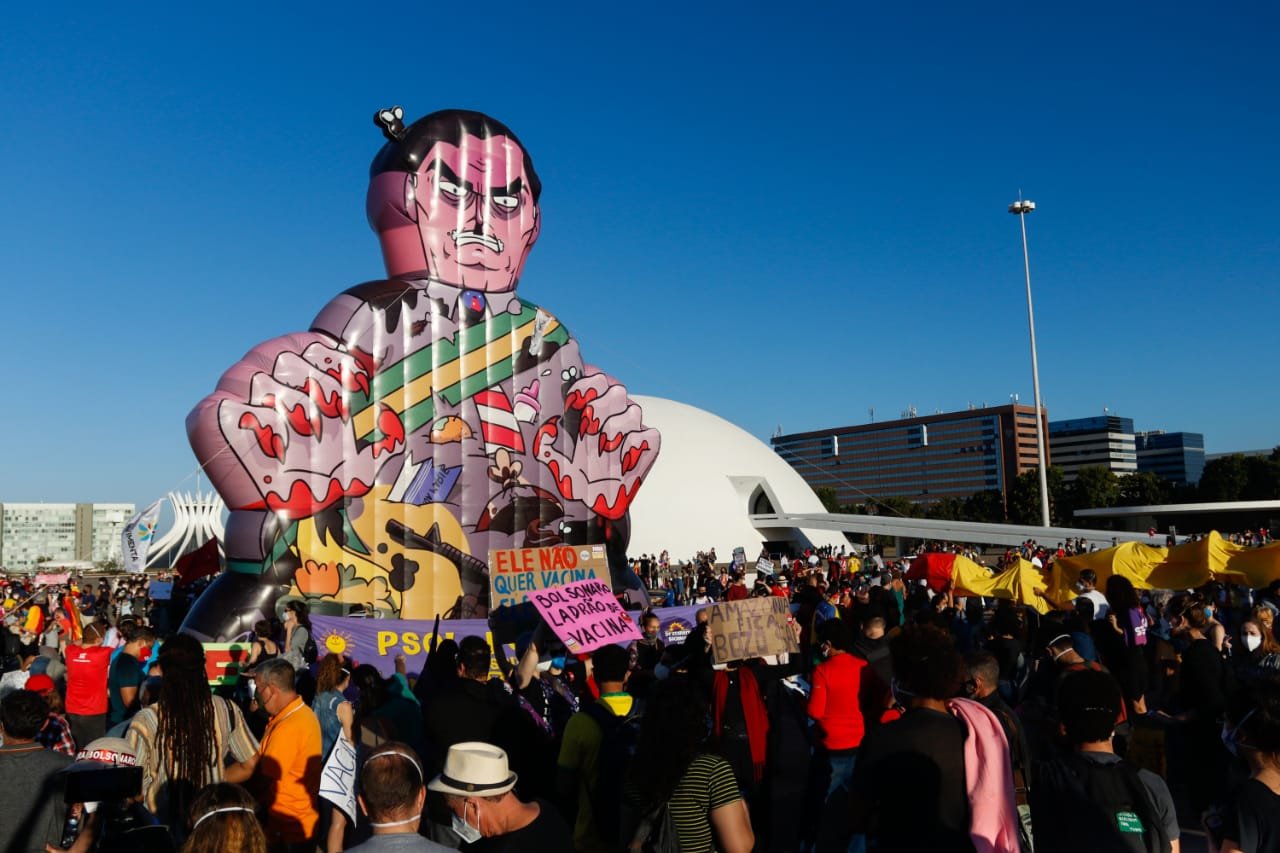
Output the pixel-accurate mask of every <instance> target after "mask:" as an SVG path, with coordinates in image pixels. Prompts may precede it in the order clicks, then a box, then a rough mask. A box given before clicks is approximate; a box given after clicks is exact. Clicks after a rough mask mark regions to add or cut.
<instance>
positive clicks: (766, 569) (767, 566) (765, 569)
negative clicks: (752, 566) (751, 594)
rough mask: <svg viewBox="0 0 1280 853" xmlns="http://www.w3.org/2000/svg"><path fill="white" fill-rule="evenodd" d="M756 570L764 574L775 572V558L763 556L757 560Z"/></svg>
mask: <svg viewBox="0 0 1280 853" xmlns="http://www.w3.org/2000/svg"><path fill="white" fill-rule="evenodd" d="M756 571H757V572H759V573H760V574H763V575H771V574H773V560H769V559H766V558H765V557H761V558H760V559H758V560H756Z"/></svg>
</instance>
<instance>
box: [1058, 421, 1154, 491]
mask: <svg viewBox="0 0 1280 853" xmlns="http://www.w3.org/2000/svg"><path fill="white" fill-rule="evenodd" d="M1049 448H1050V449H1051V450H1052V451H1053V464H1054V465H1057V466H1058V467H1059V468H1061V469H1062V475H1063V480H1064V481H1065V482H1068V483H1070V482H1071V481H1072V480H1074V479H1075V478H1076V476H1077V475H1078V474H1079V472H1080V469H1081V468H1094V467H1101V468H1106V469H1107V470H1108V471H1111V472H1112V473H1114V474H1117V475H1120V476H1124V475H1126V474H1132V473H1134V472H1135V471H1137V470H1138V447H1137V441H1136V439H1135V438H1134V432H1133V419H1132V418H1121V417H1118V416H1116V415H1100V416H1098V417H1094V418H1075V419H1072V420H1065V421H1050V422H1049Z"/></svg>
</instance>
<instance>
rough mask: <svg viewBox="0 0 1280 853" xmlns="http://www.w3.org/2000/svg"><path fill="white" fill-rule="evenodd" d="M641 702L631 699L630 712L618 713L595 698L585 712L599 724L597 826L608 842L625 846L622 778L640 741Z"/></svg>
mask: <svg viewBox="0 0 1280 853" xmlns="http://www.w3.org/2000/svg"><path fill="white" fill-rule="evenodd" d="M639 708H640V703H639V702H638V701H636V700H633V701H632V704H631V712H630V713H628V714H627V715H626V716H625V717H619V716H617V715H616V714H614V713H613V711H611V710H610V709H609V708H608V707H606V706H605V705H603V704H601V703H600V702H592V703H591V704H590V705H588V706H587V707H586V708H584V709H583V711H584V713H586V715H587V716H588V717H590V718H591V719H592V720H594V721H595V724H596V725H597V726H599V727H600V751H599V752H598V753H597V758H596V787H595V790H594V791H592V792H591V811H592V814H593V816H594V817H595V823H596V830H597V831H598V832H599V833H600V837H601V838H602V839H603V840H604V841H605V843H607V844H609V845H612V846H614V847H619V846H622V845H623V844H624V843H625V841H624V839H623V837H622V836H623V829H622V824H623V809H622V803H623V790H622V786H623V782H624V781H625V780H626V777H627V769H628V768H629V767H630V766H631V759H632V757H633V756H634V755H635V754H636V747H637V745H638V744H639V743H640V717H641V715H640V710H639Z"/></svg>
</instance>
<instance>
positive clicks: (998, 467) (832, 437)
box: [773, 404, 1049, 506]
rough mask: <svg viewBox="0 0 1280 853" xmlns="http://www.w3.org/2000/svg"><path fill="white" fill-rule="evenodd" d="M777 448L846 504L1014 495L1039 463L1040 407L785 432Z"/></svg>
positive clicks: (811, 482) (810, 481)
mask: <svg viewBox="0 0 1280 853" xmlns="http://www.w3.org/2000/svg"><path fill="white" fill-rule="evenodd" d="M773 449H774V450H775V451H776V452H777V453H778V454H779V455H780V456H782V458H783V459H785V460H787V462H789V463H791V466H792V467H793V468H795V469H796V472H797V473H799V474H800V476H801V477H803V478H804V480H805V481H806V482H807V483H808V484H809V485H810V486H811V487H812V488H814V489H817V488H820V487H823V486H826V487H830V488H833V489H835V491H836V497H837V500H838V501H839V503H840V505H841V506H846V505H850V504H860V503H863V502H865V501H866V500H868V499H869V498H881V499H883V498H888V497H900V498H906V499H908V500H910V501H913V502H915V503H921V504H931V503H936V502H938V501H941V500H945V499H947V498H957V499H963V498H966V497H968V496H970V495H972V494H976V493H978V492H983V491H997V492H1000V494H1001V495H1002V496H1003V497H1005V498H1006V500H1007V497H1008V493H1009V490H1010V488H1011V487H1012V485H1013V481H1014V480H1015V479H1016V478H1017V476H1018V475H1019V474H1021V473H1022V472H1024V471H1034V470H1035V468H1036V465H1037V455H1036V421H1035V408H1034V407H1032V406H1021V405H1016V404H1015V405H1010V406H995V407H990V408H979V409H970V410H968V411H963V412H950V413H945V414H936V415H926V416H924V417H908V418H903V419H901V420H896V421H886V422H884V423H870V424H862V425H860V426H846V427H837V428H833V429H824V430H816V431H813V432H801V433H793V434H790V435H777V436H774V438H773ZM1048 450H1049V449H1048V448H1046V455H1047V454H1048Z"/></svg>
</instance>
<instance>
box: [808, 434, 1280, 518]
mask: <svg viewBox="0 0 1280 853" xmlns="http://www.w3.org/2000/svg"><path fill="white" fill-rule="evenodd" d="M1047 480H1048V483H1049V517H1050V521H1051V522H1052V523H1053V524H1054V525H1061V526H1070V527H1100V526H1102V525H1099V524H1096V523H1090V520H1087V519H1076V518H1074V514H1075V511H1076V510H1078V509H1103V508H1107V507H1121V506H1152V505H1157V504H1171V503H1217V502H1222V501H1262V500H1280V447H1276V448H1274V449H1273V450H1272V451H1271V453H1270V455H1268V456H1245V455H1244V454H1241V453H1235V454H1232V455H1230V456H1223V457H1219V458H1217V459H1211V460H1209V461H1208V462H1206V463H1205V466H1204V473H1203V474H1202V475H1201V477H1200V482H1199V483H1196V484H1194V485H1188V486H1179V485H1175V484H1174V483H1172V482H1170V481H1168V480H1164V479H1162V478H1160V477H1159V476H1157V475H1155V474H1152V473H1150V472H1148V471H1139V472H1137V473H1135V474H1128V475H1124V476H1119V475H1117V474H1115V473H1114V472H1112V471H1109V470H1108V469H1106V468H1103V467H1101V466H1098V467H1090V468H1083V469H1081V470H1080V471H1079V472H1078V474H1077V476H1076V479H1075V480H1073V481H1072V482H1070V483H1068V482H1066V480H1065V477H1064V476H1063V472H1062V469H1061V468H1059V467H1057V466H1056V465H1055V466H1050V468H1049V470H1048V472H1047ZM814 492H815V493H816V494H817V496H818V499H819V500H821V501H822V504H823V506H825V507H826V509H827V511H828V512H845V513H855V514H869V515H892V516H901V517H907V518H933V519H938V520H942V521H981V522H990V523H997V524H998V523H1004V522H1008V523H1011V524H1029V525H1038V524H1039V523H1040V477H1039V473H1038V472H1037V471H1036V470H1035V469H1032V470H1030V471H1026V472H1024V473H1022V474H1021V475H1019V477H1018V478H1017V479H1016V480H1015V481H1014V483H1013V487H1012V488H1011V489H1010V490H1009V496H1008V501H1007V502H1006V501H1005V500H1004V498H1003V497H1002V496H1001V494H1000V492H999V491H996V490H994V489H993V490H990V491H985V492H978V493H976V494H973V495H970V496H969V497H967V498H944V499H942V500H939V501H933V502H931V503H917V502H916V501H913V500H911V499H909V498H904V497H884V498H878V497H869V498H868V499H867V500H865V501H862V502H859V503H855V504H844V505H842V504H840V502H839V500H838V498H837V495H836V490H835V489H834V488H831V487H829V486H820V487H818V488H817V489H815V490H814Z"/></svg>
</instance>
